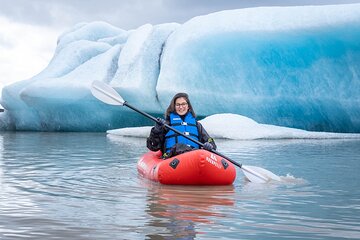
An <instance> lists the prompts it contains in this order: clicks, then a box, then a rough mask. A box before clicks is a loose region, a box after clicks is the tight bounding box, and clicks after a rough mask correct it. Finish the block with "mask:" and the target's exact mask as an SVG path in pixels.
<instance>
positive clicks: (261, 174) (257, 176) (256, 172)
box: [241, 165, 281, 183]
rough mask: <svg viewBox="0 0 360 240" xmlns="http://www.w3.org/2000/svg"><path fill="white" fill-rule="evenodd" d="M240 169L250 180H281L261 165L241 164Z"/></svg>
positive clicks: (260, 181) (257, 181) (263, 181)
mask: <svg viewBox="0 0 360 240" xmlns="http://www.w3.org/2000/svg"><path fill="white" fill-rule="evenodd" d="M241 169H242V170H243V173H244V174H245V176H246V178H247V179H249V181H250V182H255V183H267V182H269V181H272V180H273V181H279V182H280V181H281V178H280V177H279V176H277V175H275V174H274V173H272V172H270V171H269V170H266V169H264V168H261V167H255V166H244V165H243V166H242V167H241Z"/></svg>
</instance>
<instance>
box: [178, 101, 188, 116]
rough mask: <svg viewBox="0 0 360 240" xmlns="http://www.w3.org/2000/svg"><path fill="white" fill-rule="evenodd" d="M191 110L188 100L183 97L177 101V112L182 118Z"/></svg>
mask: <svg viewBox="0 0 360 240" xmlns="http://www.w3.org/2000/svg"><path fill="white" fill-rule="evenodd" d="M188 110H189V105H188V103H187V102H186V99H185V98H183V97H180V98H177V99H176V100H175V111H176V113H177V114H179V115H180V116H183V115H185V114H186V113H187V112H188Z"/></svg>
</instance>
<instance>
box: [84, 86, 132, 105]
mask: <svg viewBox="0 0 360 240" xmlns="http://www.w3.org/2000/svg"><path fill="white" fill-rule="evenodd" d="M91 93H92V95H94V97H96V98H97V99H99V100H100V101H102V102H104V103H107V104H110V105H121V106H122V105H124V102H125V101H124V99H123V98H122V97H121V96H120V95H119V94H118V93H117V92H116V91H115V89H113V88H112V87H111V86H110V85H108V84H106V83H104V82H100V81H94V82H93V83H92V85H91Z"/></svg>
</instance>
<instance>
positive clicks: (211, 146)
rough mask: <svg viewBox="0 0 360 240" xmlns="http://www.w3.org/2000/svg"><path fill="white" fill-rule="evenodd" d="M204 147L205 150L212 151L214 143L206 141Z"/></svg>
mask: <svg viewBox="0 0 360 240" xmlns="http://www.w3.org/2000/svg"><path fill="white" fill-rule="evenodd" d="M203 148H204V149H205V150H208V151H211V150H212V149H213V148H214V147H213V145H212V144H211V143H209V142H206V143H204V146H203Z"/></svg>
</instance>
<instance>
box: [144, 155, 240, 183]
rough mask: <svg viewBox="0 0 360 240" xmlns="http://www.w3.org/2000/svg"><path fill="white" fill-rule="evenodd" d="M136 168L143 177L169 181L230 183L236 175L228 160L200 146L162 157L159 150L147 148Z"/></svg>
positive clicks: (164, 181)
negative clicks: (147, 150)
mask: <svg viewBox="0 0 360 240" xmlns="http://www.w3.org/2000/svg"><path fill="white" fill-rule="evenodd" d="M137 169H138V172H139V174H140V175H141V176H143V177H145V178H147V179H150V180H152V181H157V182H160V183H162V184H171V185H230V184H232V183H233V182H234V180H235V177H236V169H235V167H234V165H233V164H232V163H230V162H229V161H227V160H225V159H223V158H222V157H220V156H218V155H216V154H214V153H212V152H209V151H206V150H202V149H200V150H194V151H191V152H186V153H183V154H180V155H177V156H175V157H172V158H168V159H165V160H164V159H162V158H161V152H160V151H158V152H148V153H145V154H144V155H143V156H142V157H141V158H140V160H139V161H138V163H137Z"/></svg>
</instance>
